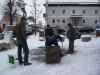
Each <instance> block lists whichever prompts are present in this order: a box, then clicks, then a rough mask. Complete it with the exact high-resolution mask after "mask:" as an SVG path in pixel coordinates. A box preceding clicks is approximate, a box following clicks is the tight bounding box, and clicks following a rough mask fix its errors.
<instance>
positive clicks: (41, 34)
mask: <svg viewBox="0 0 100 75" xmlns="http://www.w3.org/2000/svg"><path fill="white" fill-rule="evenodd" d="M41 38H44V31H39V41H44V39H41Z"/></svg>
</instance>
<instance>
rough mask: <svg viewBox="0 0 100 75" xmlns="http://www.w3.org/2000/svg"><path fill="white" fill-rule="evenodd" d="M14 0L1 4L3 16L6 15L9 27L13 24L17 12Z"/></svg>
mask: <svg viewBox="0 0 100 75" xmlns="http://www.w3.org/2000/svg"><path fill="white" fill-rule="evenodd" d="M15 1H16V0H7V1H6V2H5V4H3V6H2V9H3V14H7V15H8V17H9V20H10V25H12V24H13V19H14V17H15V15H16V13H17V11H18V9H17V7H16V6H15Z"/></svg>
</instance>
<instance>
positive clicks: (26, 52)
mask: <svg viewBox="0 0 100 75" xmlns="http://www.w3.org/2000/svg"><path fill="white" fill-rule="evenodd" d="M17 43H18V59H19V63H21V62H22V48H23V50H24V64H25V63H28V55H29V48H28V45H27V42H26V40H25V39H17Z"/></svg>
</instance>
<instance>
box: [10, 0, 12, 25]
mask: <svg viewBox="0 0 100 75" xmlns="http://www.w3.org/2000/svg"><path fill="white" fill-rule="evenodd" d="M12 21H13V19H12V4H11V0H10V25H12Z"/></svg>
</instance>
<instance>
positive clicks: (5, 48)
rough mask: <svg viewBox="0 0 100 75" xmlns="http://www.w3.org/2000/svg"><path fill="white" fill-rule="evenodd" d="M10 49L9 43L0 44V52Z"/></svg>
mask: <svg viewBox="0 0 100 75" xmlns="http://www.w3.org/2000/svg"><path fill="white" fill-rule="evenodd" d="M8 49H11V46H10V43H0V51H3V50H8Z"/></svg>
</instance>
